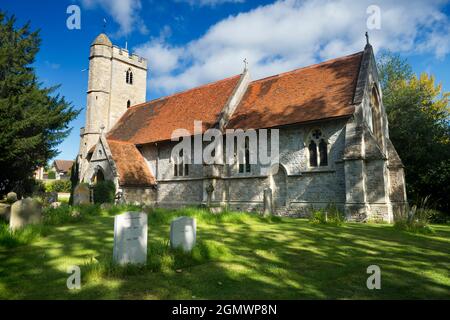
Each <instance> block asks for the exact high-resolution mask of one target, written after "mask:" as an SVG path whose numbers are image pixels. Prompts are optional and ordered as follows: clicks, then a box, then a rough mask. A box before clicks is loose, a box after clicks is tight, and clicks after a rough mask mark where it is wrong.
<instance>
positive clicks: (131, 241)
mask: <svg viewBox="0 0 450 320" xmlns="http://www.w3.org/2000/svg"><path fill="white" fill-rule="evenodd" d="M147 228H148V227H147V215H146V214H145V213H143V212H125V213H123V214H121V215H118V216H115V218H114V250H113V259H114V262H115V263H118V264H145V263H146V262H147Z"/></svg>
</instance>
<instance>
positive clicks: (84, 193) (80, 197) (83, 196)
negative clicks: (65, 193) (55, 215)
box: [73, 183, 90, 206]
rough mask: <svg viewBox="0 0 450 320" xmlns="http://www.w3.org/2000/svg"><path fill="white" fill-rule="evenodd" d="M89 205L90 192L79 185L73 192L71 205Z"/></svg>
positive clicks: (83, 185)
mask: <svg viewBox="0 0 450 320" xmlns="http://www.w3.org/2000/svg"><path fill="white" fill-rule="evenodd" d="M89 203H90V191H89V187H88V186H87V185H86V184H82V183H80V184H79V185H77V186H76V187H75V189H74V190H73V205H74V206H78V205H83V204H89Z"/></svg>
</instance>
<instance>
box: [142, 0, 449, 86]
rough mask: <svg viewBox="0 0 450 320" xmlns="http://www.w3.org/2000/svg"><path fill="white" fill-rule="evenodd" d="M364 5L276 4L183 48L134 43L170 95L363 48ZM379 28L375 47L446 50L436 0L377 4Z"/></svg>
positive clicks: (227, 22)
mask: <svg viewBox="0 0 450 320" xmlns="http://www.w3.org/2000/svg"><path fill="white" fill-rule="evenodd" d="M371 4H372V2H371V1H350V0H339V1H333V2H331V1H327V0H306V1H295V0H286V1H281V0H280V1H277V2H275V3H273V4H271V5H266V6H260V7H258V8H256V9H253V10H251V11H249V12H246V13H240V14H238V15H235V16H230V17H228V18H226V19H224V20H222V21H220V22H218V23H217V24H215V25H213V26H212V27H211V28H210V29H209V30H208V31H207V32H206V33H205V34H204V35H203V36H201V37H200V38H198V39H195V40H193V41H191V42H189V43H187V44H186V45H184V46H173V45H171V44H170V41H168V39H166V38H158V39H151V40H150V41H148V42H147V43H144V44H142V45H140V46H138V47H137V48H136V49H137V51H138V53H140V54H142V55H144V56H145V57H147V58H148V59H149V65H150V70H152V71H150V72H151V73H152V72H153V71H154V72H153V73H152V74H150V78H151V79H152V80H151V88H152V90H155V88H156V90H158V93H162V94H164V93H171V92H174V91H178V90H181V89H185V88H189V87H193V86H195V85H198V84H201V83H205V82H208V81H212V80H217V79H220V78H223V77H226V76H229V75H232V74H238V73H240V72H242V69H243V64H242V60H243V59H244V58H247V59H248V60H249V61H250V70H251V73H252V75H253V78H260V77H264V76H268V75H272V74H276V73H279V72H283V71H288V70H291V69H294V68H297V67H300V66H305V65H308V64H311V63H315V62H318V61H322V60H326V59H329V58H334V57H338V56H341V55H345V54H350V53H354V52H357V51H360V50H362V49H363V47H364V44H365V38H364V32H365V31H366V28H367V24H366V21H367V18H368V14H367V13H366V10H367V7H368V6H369V5H371ZM377 5H378V6H379V7H380V9H381V19H382V20H381V30H373V31H370V36H371V43H372V44H373V46H374V48H375V50H380V49H388V50H391V51H394V52H416V53H429V54H433V55H435V56H436V57H443V56H445V55H447V54H448V53H449V52H450V46H449V41H450V40H449V37H448V34H449V33H448V32H449V30H450V22H449V18H448V17H447V16H446V15H445V14H444V13H443V12H442V11H441V10H442V5H443V1H440V0H430V1H421V0H399V1H395V2H393V1H388V0H380V1H378V3H377Z"/></svg>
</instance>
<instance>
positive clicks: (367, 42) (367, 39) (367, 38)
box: [366, 31, 370, 44]
mask: <svg viewBox="0 0 450 320" xmlns="http://www.w3.org/2000/svg"><path fill="white" fill-rule="evenodd" d="M366 44H370V43H369V33H368V32H367V31H366Z"/></svg>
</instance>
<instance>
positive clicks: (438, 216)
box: [426, 209, 450, 224]
mask: <svg viewBox="0 0 450 320" xmlns="http://www.w3.org/2000/svg"><path fill="white" fill-rule="evenodd" d="M426 216H427V217H428V221H429V222H430V223H441V224H445V223H447V222H449V221H450V218H449V216H448V215H447V214H445V213H444V212H442V211H439V210H434V209H426Z"/></svg>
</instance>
